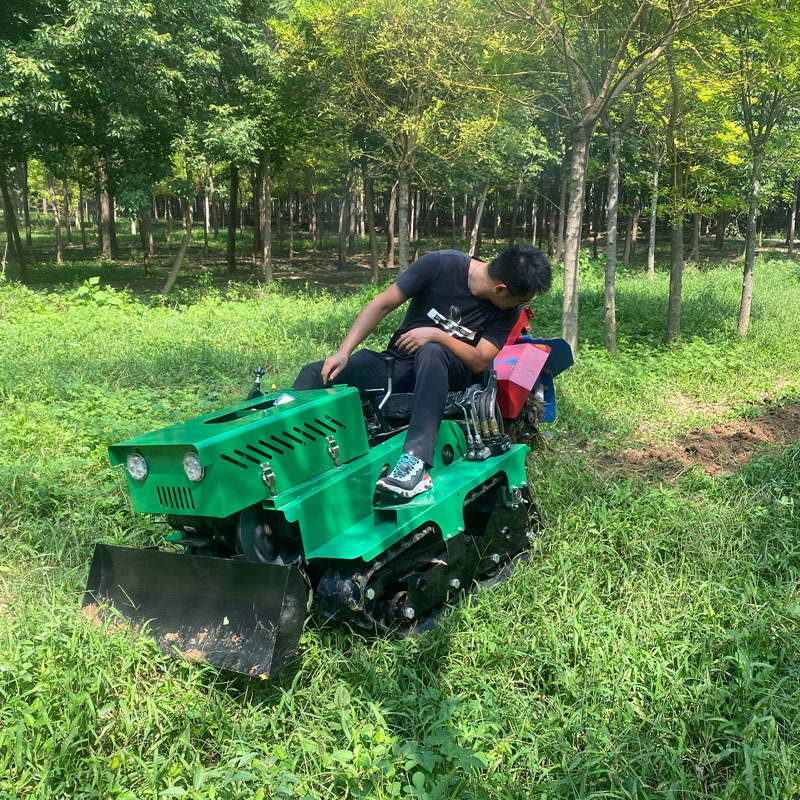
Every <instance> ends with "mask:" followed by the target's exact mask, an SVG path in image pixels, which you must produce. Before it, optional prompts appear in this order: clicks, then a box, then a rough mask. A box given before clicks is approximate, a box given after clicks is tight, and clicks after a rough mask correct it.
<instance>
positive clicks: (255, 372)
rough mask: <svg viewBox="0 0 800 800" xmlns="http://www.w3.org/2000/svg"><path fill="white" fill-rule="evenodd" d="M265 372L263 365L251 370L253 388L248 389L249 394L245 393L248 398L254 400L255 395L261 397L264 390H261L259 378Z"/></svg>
mask: <svg viewBox="0 0 800 800" xmlns="http://www.w3.org/2000/svg"><path fill="white" fill-rule="evenodd" d="M265 374H266V370H265V369H264V367H256V368H255V369H254V370H253V375H254V376H255V382H254V383H253V388H252V389H251V390H250V394H248V395H247V399H248V400H254V399H255V398H256V397H263V395H264V392H262V391H261V378H263V377H264V375H265Z"/></svg>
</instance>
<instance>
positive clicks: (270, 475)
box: [260, 461, 278, 497]
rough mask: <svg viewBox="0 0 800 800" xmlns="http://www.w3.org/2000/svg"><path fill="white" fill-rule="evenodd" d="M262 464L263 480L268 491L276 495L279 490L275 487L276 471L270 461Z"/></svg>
mask: <svg viewBox="0 0 800 800" xmlns="http://www.w3.org/2000/svg"><path fill="white" fill-rule="evenodd" d="M260 466H261V480H262V481H263V482H264V486H266V488H267V492H269V494H270V495H271V496H273V497H274V496H275V495H276V494H278V492H277V490H276V489H275V471H274V470H273V469H272V467H271V466H270V465H269V461H265V462H264V463H263V464H261V465H260Z"/></svg>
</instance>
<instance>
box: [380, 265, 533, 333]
mask: <svg viewBox="0 0 800 800" xmlns="http://www.w3.org/2000/svg"><path fill="white" fill-rule="evenodd" d="M469 264H470V257H469V256H468V255H467V254H466V253H462V252H461V251H460V250H437V251H435V252H433V253H426V254H425V255H424V256H422V258H420V259H419V260H417V261H415V262H414V263H413V264H412V265H411V266H410V267H409V268H408V269H407V270H406V271H405V272H402V273H401V274H400V275H398V276H397V281H396V283H397V286H398V288H399V289H400V291H401V292H402V293H403V294H404V295H405V296H406V297H409V298H410V299H411V302H410V303H409V305H408V310H407V311H406V316H405V318H404V319H403V323H402V325H401V326H400V327H399V328H398V329H397V330H396V331H395V333H394V336H392V340H391V341H390V342H389V347H393V346H394V343H395V342H396V341H397V339H398V337H399V336H400V335H401V334H403V333H405V332H406V331H409V330H413V329H414V328H425V327H438V328H441V329H442V330H444V331H445V332H446V333H448V334H449V335H450V336H455V337H457V338H458V339H460V340H461V341H463V342H467V343H468V344H471V345H472V346H473V347H474V346H475V345H477V344H478V342H479V341H480V340H481V339H486V340H487V341H489V342H491V343H492V344H493V345H495V346H496V347H502V346H503V345H504V344H505V343H506V339H507V338H508V334H509V333H510V332H511V329H512V328H513V327H514V323H515V322H516V321H517V319H519V309H518V308H509V309H502V308H498V307H497V306H496V305H494V304H493V303H492V302H491V301H489V300H481V299H479V298H477V297H475V295H474V294H472V292H470V290H469V284H468V277H469Z"/></svg>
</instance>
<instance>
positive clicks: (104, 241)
mask: <svg viewBox="0 0 800 800" xmlns="http://www.w3.org/2000/svg"><path fill="white" fill-rule="evenodd" d="M97 183H98V185H99V187H100V247H101V248H102V250H103V256H104V257H105V258H111V253H112V246H111V225H112V214H111V198H110V196H109V194H108V187H107V186H106V161H105V159H104V158H101V159H100V160H99V161H98V163H97Z"/></svg>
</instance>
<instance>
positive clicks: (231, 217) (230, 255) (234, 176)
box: [227, 164, 239, 275]
mask: <svg viewBox="0 0 800 800" xmlns="http://www.w3.org/2000/svg"><path fill="white" fill-rule="evenodd" d="M238 216H239V168H238V167H237V166H236V165H235V164H231V183H230V198H229V199H228V252H227V259H228V273H229V274H231V275H232V274H233V273H235V272H236V218H237V217H238Z"/></svg>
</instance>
